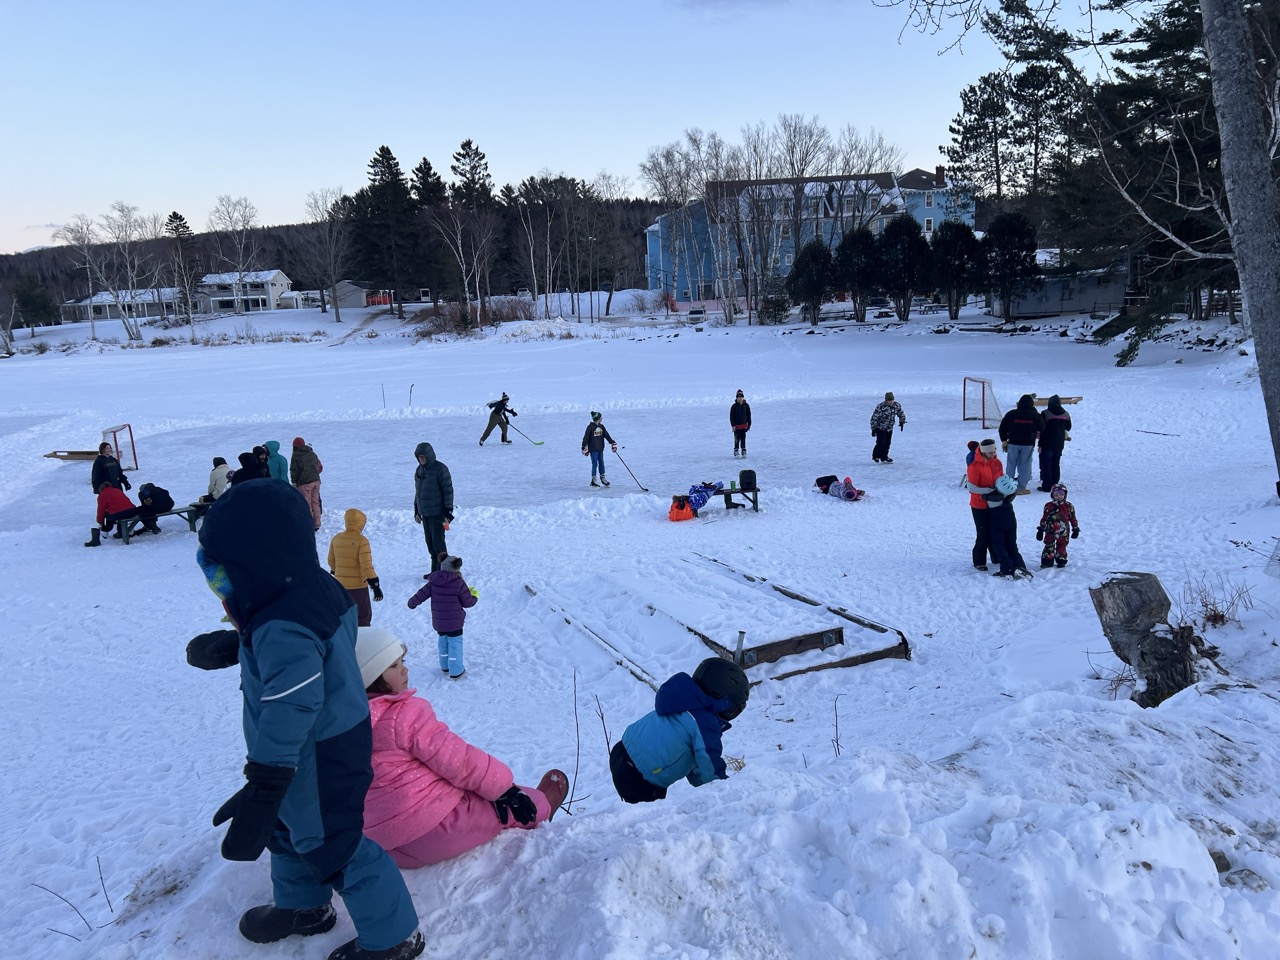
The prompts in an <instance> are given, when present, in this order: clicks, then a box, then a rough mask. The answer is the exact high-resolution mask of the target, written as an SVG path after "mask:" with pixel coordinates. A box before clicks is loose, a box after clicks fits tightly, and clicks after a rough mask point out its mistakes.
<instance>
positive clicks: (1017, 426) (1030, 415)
mask: <svg viewBox="0 0 1280 960" xmlns="http://www.w3.org/2000/svg"><path fill="white" fill-rule="evenodd" d="M1035 404H1036V398H1035V396H1034V395H1033V394H1030V393H1024V394H1023V395H1022V396H1021V397H1019V398H1018V405H1017V407H1015V408H1014V409H1012V410H1010V411H1009V412H1008V413H1006V414H1005V415H1004V416H1003V417H1001V418H1000V439H1001V440H1002V441H1003V446H1004V450H1005V453H1007V454H1008V457H1007V458H1006V467H1007V469H1006V470H1005V472H1006V473H1007V474H1009V476H1011V477H1013V479H1015V480H1017V481H1018V493H1020V494H1021V493H1028V492H1029V490H1028V488H1029V487H1030V486H1031V453H1032V451H1034V450H1035V448H1036V438H1037V437H1039V436H1040V433H1041V431H1043V430H1044V418H1043V417H1042V416H1040V411H1038V410H1037V409H1036V405H1035Z"/></svg>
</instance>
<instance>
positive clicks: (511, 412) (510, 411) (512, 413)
mask: <svg viewBox="0 0 1280 960" xmlns="http://www.w3.org/2000/svg"><path fill="white" fill-rule="evenodd" d="M507 413H509V414H511V415H512V416H513V417H518V416H520V414H518V413H516V412H515V411H514V410H511V409H508V410H507Z"/></svg>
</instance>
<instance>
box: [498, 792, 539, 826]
mask: <svg viewBox="0 0 1280 960" xmlns="http://www.w3.org/2000/svg"><path fill="white" fill-rule="evenodd" d="M493 811H494V813H496V814H497V815H498V820H499V821H501V822H502V825H503V826H506V824H507V820H508V816H507V815H508V813H509V814H510V815H511V816H512V817H515V818H516V823H518V824H520V825H521V826H525V827H527V826H528V825H529V824H531V823H533V821H534V820H535V819H536V818H537V816H538V808H537V806H535V805H534V802H533V800H532V798H530V796H529V795H528V794H527V793H522V792H521V791H520V788H519V787H512V788H511V789H510V790H508V791H507V792H506V793H504V794H503V795H502V796H500V797H499V798H498V799H497V800H495V801H493Z"/></svg>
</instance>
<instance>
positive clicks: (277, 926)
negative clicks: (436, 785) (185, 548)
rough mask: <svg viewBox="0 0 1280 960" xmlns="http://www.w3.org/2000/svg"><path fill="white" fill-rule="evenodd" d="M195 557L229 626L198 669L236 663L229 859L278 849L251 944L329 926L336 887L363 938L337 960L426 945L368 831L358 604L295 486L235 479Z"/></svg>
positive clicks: (226, 815) (401, 959)
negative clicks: (323, 558)
mask: <svg viewBox="0 0 1280 960" xmlns="http://www.w3.org/2000/svg"><path fill="white" fill-rule="evenodd" d="M197 560H198V561H199V563H200V567H201V569H202V571H203V572H204V574H205V578H206V579H207V581H208V583H209V586H210V588H211V589H212V590H213V592H214V593H215V594H216V595H217V596H218V597H219V598H220V599H221V600H222V602H223V608H224V609H225V610H226V612H227V615H228V617H229V618H230V619H231V621H232V623H233V625H234V626H235V627H236V630H235V631H218V632H215V633H211V634H202V635H201V636H199V637H196V638H195V639H194V640H192V641H191V644H190V645H189V646H188V647H187V659H188V661H189V662H190V663H192V664H193V665H194V666H199V667H202V668H204V669H214V668H217V667H222V666H230V665H232V664H234V663H237V662H238V663H239V665H240V689H241V691H242V693H243V696H244V711H243V725H244V739H245V747H246V753H247V761H248V762H247V763H246V764H245V768H244V774H245V780H246V781H247V782H246V783H245V785H244V787H243V788H242V789H241V790H239V791H238V792H237V793H236V794H234V795H233V796H232V797H231V798H230V799H229V800H228V801H227V802H226V803H224V804H223V805H222V807H221V808H219V810H218V812H217V813H216V814H215V815H214V818H213V823H214V825H215V826H217V825H218V824H221V823H223V822H225V821H227V820H230V821H231V825H230V827H229V829H228V830H227V833H226V836H225V838H224V839H223V842H222V855H223V857H225V858H226V859H228V860H256V859H258V857H259V856H260V855H261V854H262V852H263V850H264V848H265V849H267V850H269V851H270V852H271V885H272V894H273V897H272V899H273V902H272V903H270V904H266V905H263V906H260V907H254V908H253V909H251V910H249V911H248V912H246V913H245V914H244V915H243V916H242V917H241V918H240V933H241V935H242V936H243V937H244V938H245V939H247V940H251V941H254V942H256V943H271V942H274V941H276V940H283V939H284V938H285V937H288V936H291V935H299V936H311V935H313V934H319V933H324V932H326V931H328V930H330V929H332V928H333V926H334V924H335V923H336V922H337V917H336V915H335V913H334V910H333V907H332V906H331V905H330V902H329V901H330V898H331V897H332V894H333V891H334V890H336V891H337V892H338V894H339V896H341V897H342V899H343V901H344V902H345V904H346V907H347V910H348V912H349V913H350V914H351V919H352V921H353V922H354V924H355V928H356V934H357V937H356V939H355V940H352V941H350V942H348V943H346V944H344V945H343V946H342V947H340V948H339V949H338V950H336V951H334V952H333V953H332V954H331V955H330V957H331V960H355V958H361V957H372V956H377V957H380V958H381V957H386V958H393V957H394V958H396V960H408V958H411V957H416V956H418V955H420V954H421V953H422V951H423V949H424V947H425V943H424V941H423V938H422V934H421V933H420V932H419V930H418V929H417V927H418V917H417V913H416V911H415V910H414V907H413V902H412V900H411V899H410V898H409V892H408V890H407V889H406V888H405V884H404V880H403V879H402V878H401V876H400V871H399V870H398V869H397V868H396V865H395V864H394V863H393V862H392V861H391V859H390V858H389V857H388V856H387V854H386V853H385V852H384V851H383V849H382V848H381V847H379V846H378V845H377V844H376V843H374V842H373V841H372V840H369V839H368V838H366V837H365V836H364V835H363V828H364V797H365V792H366V790H367V789H368V787H369V783H370V782H371V781H372V779H373V769H372V765H371V753H372V747H373V741H372V728H371V726H370V721H369V704H368V698H367V697H366V695H365V692H364V681H363V680H362V679H361V677H360V668H359V666H358V664H357V663H356V654H355V641H356V608H355V605H354V604H353V603H352V602H351V598H350V597H349V596H348V595H347V592H346V591H345V590H344V589H342V587H341V586H340V585H339V584H338V581H336V580H334V579H333V577H331V576H330V575H329V574H328V573H327V572H326V571H325V570H323V569H322V568H321V566H320V563H319V559H318V557H317V556H316V541H315V533H314V530H313V524H312V522H311V512H310V509H309V507H308V506H307V503H306V500H305V499H304V498H303V497H302V496H301V494H299V493H298V491H297V490H295V489H294V488H293V487H291V486H290V485H289V484H287V483H283V482H281V481H279V480H271V479H256V480H250V481H248V482H246V483H242V484H238V485H236V486H234V487H231V488H230V489H229V490H227V492H226V493H224V494H223V495H222V496H221V497H219V498H218V499H217V500H216V501H215V502H214V503H213V504H212V505H211V506H210V507H209V512H208V513H207V514H206V515H205V521H204V525H203V526H202V527H201V529H200V549H199V551H198V552H197Z"/></svg>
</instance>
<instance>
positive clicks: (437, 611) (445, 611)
mask: <svg viewBox="0 0 1280 960" xmlns="http://www.w3.org/2000/svg"><path fill="white" fill-rule="evenodd" d="M427 599H430V600H431V626H433V627H434V628H435V631H436V633H453V632H455V631H457V630H461V629H462V624H463V622H464V621H465V620H466V619H467V611H466V609H465V608H466V607H474V606H475V605H476V598H475V597H473V596H472V595H471V588H470V587H468V586H467V581H465V580H463V579H462V574H460V573H457V572H456V571H453V570H437V571H436V572H435V573H433V574H431V576H429V577H427V582H426V585H425V586H424V587H423V588H422V589H421V590H419V591H418V592H417V593H415V594H414V595H413V596H412V597H410V598H409V609H410V610H412V609H413V608H414V607H416V606H417V605H418V604H420V603H422V602H423V601H424V600H427Z"/></svg>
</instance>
